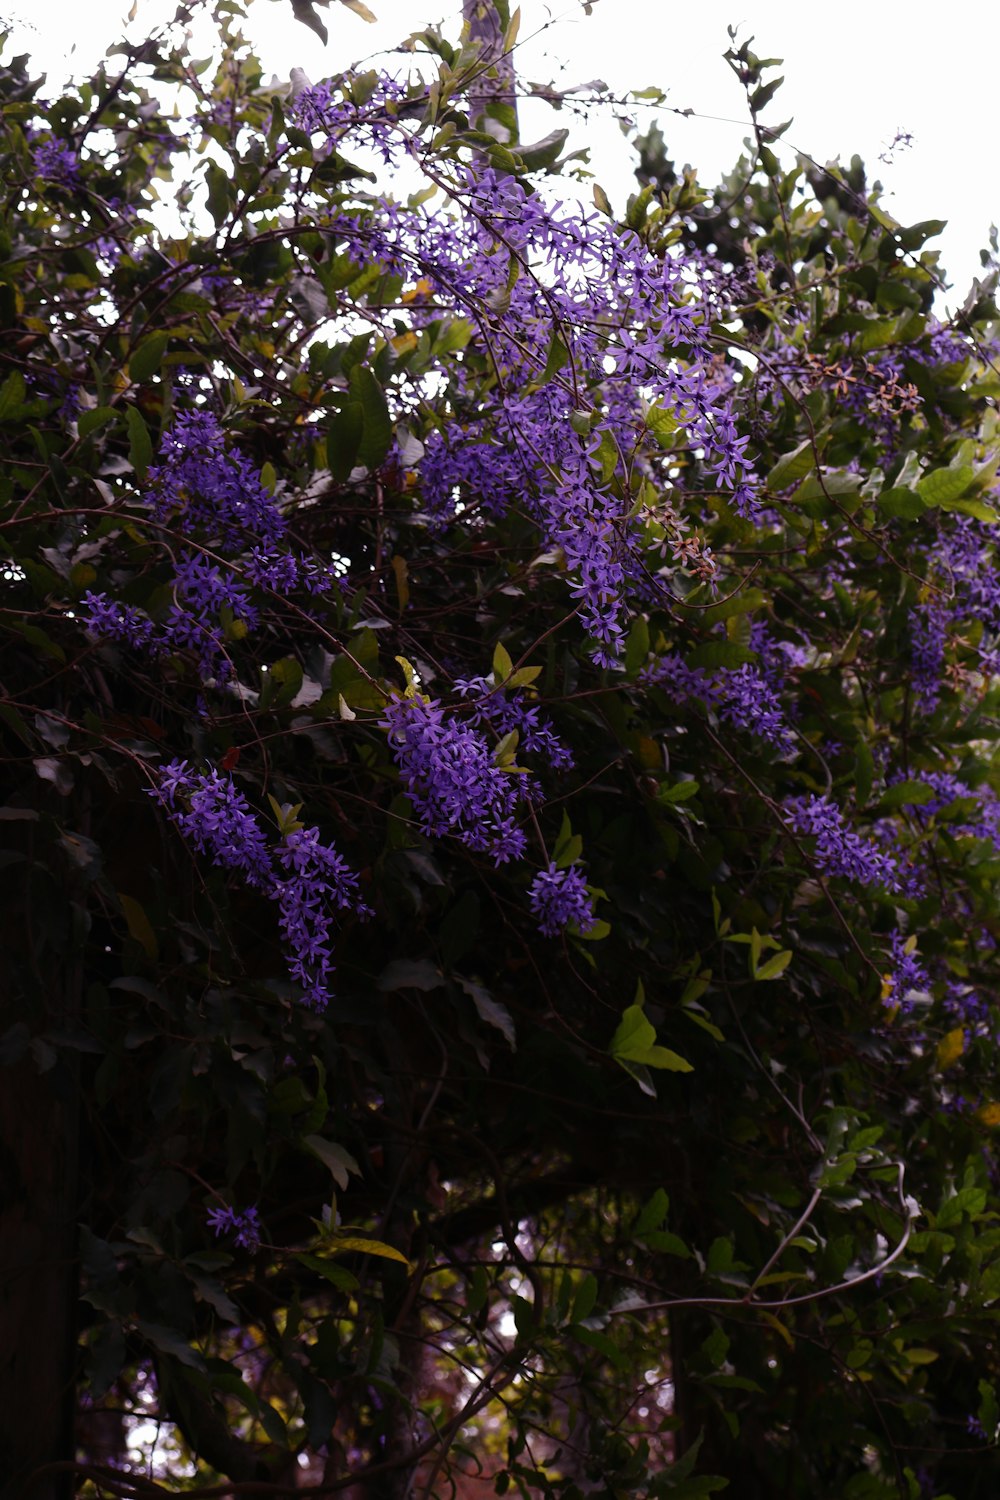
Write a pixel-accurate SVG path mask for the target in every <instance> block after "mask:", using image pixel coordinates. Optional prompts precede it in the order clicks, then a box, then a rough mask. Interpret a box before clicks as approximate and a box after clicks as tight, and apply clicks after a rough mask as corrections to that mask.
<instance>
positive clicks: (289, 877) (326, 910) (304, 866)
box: [150, 760, 372, 1010]
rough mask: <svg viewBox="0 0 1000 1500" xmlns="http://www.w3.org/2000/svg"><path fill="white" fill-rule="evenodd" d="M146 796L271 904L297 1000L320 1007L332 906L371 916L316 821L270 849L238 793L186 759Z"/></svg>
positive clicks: (166, 770)
mask: <svg viewBox="0 0 1000 1500" xmlns="http://www.w3.org/2000/svg"><path fill="white" fill-rule="evenodd" d="M150 795H151V796H152V797H154V798H155V800H156V801H157V802H158V803H159V804H160V806H161V807H162V808H164V809H165V810H166V812H167V814H168V816H169V817H170V819H171V821H172V822H173V823H174V825H175V826H176V827H177V828H179V829H180V831H181V833H182V834H184V835H185V837H186V838H188V839H189V840H190V841H191V843H192V844H193V845H194V847H195V848H196V849H197V850H198V851H199V852H200V853H203V854H207V855H208V856H209V857H210V858H211V860H212V863H213V864H215V865H218V866H219V867H220V868H221V869H224V870H231V871H233V872H235V873H237V874H239V875H242V877H243V879H244V881H245V882H246V884H247V885H248V886H250V887H252V888H253V889H256V890H259V891H261V892H263V894H265V895H266V896H268V897H269V898H270V899H271V900H272V901H274V902H276V903H277V907H278V928H279V931H280V933H281V936H282V939H283V942H284V948H285V956H286V961H287V963H288V969H289V973H290V974H291V976H292V978H293V979H294V980H296V982H297V983H299V984H300V985H301V986H302V989H303V1000H304V1002H305V1003H306V1004H307V1005H309V1006H310V1007H311V1008H312V1009H314V1010H323V1009H325V1007H326V1005H327V1003H328V1001H329V980H330V976H331V975H332V973H333V957H332V951H331V945H332V942H333V925H334V919H335V913H336V912H345V911H353V912H354V914H355V915H356V916H359V917H361V918H362V919H364V918H366V917H369V916H371V915H372V913H371V909H370V908H369V907H368V906H367V905H366V904H365V902H364V901H363V900H362V899H361V896H360V893H359V882H358V877H357V875H356V874H355V873H354V871H353V870H352V869H351V868H350V866H349V865H348V864H347V862H346V860H344V859H343V858H342V856H341V855H340V854H338V853H337V851H336V849H334V848H333V847H332V846H331V845H328V844H323V843H321V842H320V836H319V830H318V829H316V828H295V829H292V830H291V831H290V832H289V833H286V834H285V836H284V838H283V839H282V840H281V841H280V842H279V843H277V844H276V845H275V847H274V849H273V850H272V849H270V848H269V847H268V843H267V839H266V838H265V836H264V832H263V830H262V828H261V827H260V824H259V823H258V822H257V819H256V817H255V816H254V814H253V812H252V811H251V809H250V806H249V804H248V802H247V800H246V798H245V797H244V796H243V794H242V792H240V791H238V790H237V788H236V786H235V785H234V783H233V781H232V778H231V777H225V776H222V775H220V774H219V772H218V771H216V770H214V769H210V770H208V771H203V772H202V771H192V770H191V769H190V768H189V766H188V763H187V761H184V760H174V761H171V762H170V763H169V764H168V765H166V766H164V767H163V769H162V771H161V772H160V778H159V781H158V784H157V785H156V786H155V787H154V788H152V790H151V792H150Z"/></svg>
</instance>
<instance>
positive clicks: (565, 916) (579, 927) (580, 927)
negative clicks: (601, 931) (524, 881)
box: [528, 863, 596, 937]
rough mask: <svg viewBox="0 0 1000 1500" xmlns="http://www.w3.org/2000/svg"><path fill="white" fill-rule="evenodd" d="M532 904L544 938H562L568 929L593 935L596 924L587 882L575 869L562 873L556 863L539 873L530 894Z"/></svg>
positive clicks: (572, 867) (529, 900)
mask: <svg viewBox="0 0 1000 1500" xmlns="http://www.w3.org/2000/svg"><path fill="white" fill-rule="evenodd" d="M528 904H529V905H530V907H531V910H532V912H533V913H534V915H535V917H536V918H537V920H538V930H539V932H540V933H541V934H542V936H543V937H558V936H559V934H560V933H561V932H565V930H566V928H567V927H572V928H575V929H576V931H577V932H580V933H586V932H590V931H591V930H592V929H593V927H594V926H595V923H596V918H595V916H594V909H593V903H592V900H591V896H590V892H589V891H588V890H587V883H586V881H585V880H584V878H583V875H582V874H581V872H580V871H579V870H578V869H576V868H575V867H574V866H572V865H571V866H570V867H569V868H568V869H566V870H559V869H557V868H556V866H555V864H554V863H550V864H549V867H548V869H546V870H539V872H538V874H537V875H536V876H535V878H534V880H533V881H532V882H531V888H530V890H529V892H528Z"/></svg>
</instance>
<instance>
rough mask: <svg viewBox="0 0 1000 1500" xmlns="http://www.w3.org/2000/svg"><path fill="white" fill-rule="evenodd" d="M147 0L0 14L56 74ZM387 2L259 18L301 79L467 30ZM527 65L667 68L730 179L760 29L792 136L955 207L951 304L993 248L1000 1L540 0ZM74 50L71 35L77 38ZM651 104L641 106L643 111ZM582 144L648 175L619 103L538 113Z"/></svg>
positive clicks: (48, 1) (901, 188)
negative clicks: (319, 24) (730, 53)
mask: <svg viewBox="0 0 1000 1500" xmlns="http://www.w3.org/2000/svg"><path fill="white" fill-rule="evenodd" d="M128 3H129V0H0V14H6V15H7V16H8V17H11V18H12V19H14V20H15V21H21V22H22V23H23V24H21V25H17V26H16V27H15V36H14V38H12V40H13V41H14V42H15V43H16V44H17V47H18V50H28V51H31V52H32V54H33V56H34V57H35V58H36V59H37V64H38V66H39V68H40V70H41V69H44V70H46V71H48V72H49V74H50V82H49V89H50V90H53V91H54V85H55V84H57V83H58V82H60V81H61V80H62V78H63V77H64V76H65V75H67V74H69V73H70V72H72V73H74V74H79V73H87V72H89V71H90V70H91V68H92V67H93V66H94V64H95V63H96V62H97V60H98V58H99V57H100V55H101V54H102V53H103V51H104V50H105V48H106V47H107V46H108V45H109V44H110V42H111V41H112V40H114V39H116V37H117V36H118V35H120V34H121V30H122V20H123V17H124V14H125V12H126V10H127V8H128ZM368 3H369V5H370V7H371V9H372V10H373V11H374V12H375V14H376V16H377V17H378V21H377V23H376V24H375V25H368V24H366V23H365V22H364V21H362V20H361V19H359V17H358V16H356V15H354V14H353V13H352V12H351V11H349V10H347V9H346V7H344V6H343V5H341V4H339V3H338V0H331V4H330V6H329V9H326V10H323V9H322V7H320V8H319V9H320V14H321V15H322V16H323V18H324V20H325V21H326V24H327V26H328V29H329V32H330V43H329V46H328V47H327V48H324V47H323V46H322V44H321V42H320V41H319V38H318V37H316V36H315V35H314V34H313V33H312V32H311V31H309V30H307V29H306V27H304V26H303V25H301V24H300V23H298V22H296V21H295V20H294V19H293V17H292V14H291V5H290V0H254V3H253V4H252V6H251V7H250V22H249V26H248V28H247V29H248V31H249V34H250V36H251V37H252V39H253V41H254V42H255V44H256V46H257V50H258V53H259V55H260V57H261V60H262V62H263V64H264V69H265V75H266V74H268V73H269V72H271V71H273V72H274V73H276V74H278V76H279V77H282V78H287V76H288V73H289V69H290V68H292V67H293V66H298V67H302V68H304V69H305V71H306V72H307V74H308V75H309V76H310V78H311V79H312V80H313V81H314V82H315V81H316V80H317V79H319V78H322V77H323V76H324V75H326V74H329V73H332V72H337V71H340V70H341V69H342V68H344V67H345V66H347V65H348V64H349V63H351V62H353V61H355V60H356V59H359V58H362V57H367V56H368V55H370V54H372V53H374V52H377V51H379V49H388V48H391V47H392V46H393V45H394V44H395V43H396V42H398V41H399V40H400V39H401V38H402V37H404V36H406V35H407V34H408V33H409V32H410V31H412V30H414V29H419V27H420V26H421V25H423V24H425V23H426V22H428V21H439V20H444V21H446V22H447V23H448V27H449V29H447V31H446V34H448V35H451V36H455V35H457V18H458V16H459V15H460V13H461V0H368ZM175 8H176V0H138V10H137V15H136V19H135V21H134V22H133V23H132V24H131V26H130V27H129V28H128V30H129V33H130V34H131V35H137V34H138V35H141V34H143V33H144V32H146V31H148V30H149V29H150V27H151V26H152V25H154V24H155V23H157V22H158V21H160V20H161V19H162V18H163V17H164V16H165V15H167V14H171V13H172V12H173V10H174V9H175ZM511 8H512V9H513V3H512V6H511ZM521 8H522V16H523V19H522V24H521V41H522V46H521V47H519V51H518V69H519V71H520V73H521V75H522V76H523V77H526V78H530V79H532V80H534V81H548V80H550V79H556V80H557V81H558V82H560V83H561V84H562V85H563V86H566V85H568V84H573V83H584V82H586V81H588V80H589V79H592V78H603V79H604V81H605V82H606V83H608V84H609V85H610V86H611V88H612V89H614V90H615V91H616V92H617V91H621V92H625V91H627V90H628V89H631V88H643V87H646V86H648V85H653V84H655V85H657V86H658V87H660V88H663V89H664V90H666V91H667V93H668V96H669V98H668V102H669V103H671V104H673V105H675V106H676V107H677V108H680V109H683V108H687V107H690V108H692V109H694V110H696V111H698V112H699V114H701V115H718V116H727V117H730V119H731V120H735V123H727V122H724V121H718V120H709V119H703V118H702V119H692V120H682V119H679V118H678V117H677V116H676V115H669V114H664V113H663V112H662V111H660V112H659V115H660V123H661V128H662V129H663V131H664V134H665V135H666V137H667V142H668V149H669V152H670V154H671V155H672V156H673V157H674V158H675V160H676V161H678V163H679V164H683V163H684V162H688V161H690V162H691V163H692V164H693V165H695V166H697V167H698V168H699V171H700V173H701V176H702V179H703V181H705V182H706V183H707V184H708V185H711V184H713V183H714V181H715V180H716V179H717V177H718V175H719V174H720V173H721V172H722V171H723V170H727V169H728V168H729V167H731V166H732V164H733V163H734V162H735V160H736V158H737V156H738V154H739V151H740V146H741V142H742V139H743V136H744V135H745V134H746V131H747V127H746V125H745V123H742V122H743V121H745V109H744V106H743V94H742V90H741V88H740V86H739V84H738V83H737V82H736V81H735V79H734V78H733V77H732V76H731V74H730V72H729V69H728V67H727V66H726V64H725V63H724V62H723V61H722V59H721V54H722V53H723V52H724V51H725V48H726V46H727V45H728V38H727V35H726V26H727V24H729V23H732V24H733V25H739V26H740V28H741V30H740V36H741V38H742V37H743V36H746V35H747V34H752V35H754V36H755V38H756V41H755V44H754V45H755V50H756V51H757V52H758V54H759V55H762V56H771V55H775V56H780V57H783V58H784V60H785V61H784V67H783V69H782V71H783V72H784V74H785V78H786V82H785V85H784V87H783V88H782V89H781V90H780V91H779V93H778V95H777V97H776V99H775V100H774V101H773V104H772V105H771V107H770V109H769V112H768V114H767V115H766V116H765V118H766V119H769V120H771V121H772V122H774V123H777V122H779V121H781V120H785V119H787V118H788V117H789V116H790V115H793V116H794V124H793V126H792V128H791V129H790V130H789V132H788V134H787V137H786V139H787V140H788V141H789V142H790V143H791V144H793V145H795V146H797V147H800V148H801V149H803V150H805V151H808V152H809V153H810V154H811V155H812V156H815V157H816V158H818V159H819V160H821V161H825V160H826V159H827V158H829V157H833V156H836V155H838V154H840V156H841V157H842V159H843V160H845V161H847V160H849V159H850V156H851V155H852V153H854V152H857V153H858V154H860V155H861V156H862V157H863V158H864V159H865V161H866V163H867V165H868V168H869V178H870V179H871V178H873V177H878V178H880V179H881V181H882V182H883V183H884V184H885V185H886V186H887V188H888V189H889V191H890V194H891V196H890V197H889V198H888V200H887V207H888V208H889V211H890V212H891V213H893V214H894V215H895V217H896V218H898V219H900V220H902V222H904V223H913V222H915V221H916V220H918V219H930V218H936V219H948V220H949V227H948V229H947V230H946V231H945V234H944V236H943V237H942V240H941V242H940V244H941V248H942V250H943V253H944V260H945V265H946V267H947V269H948V272H949V274H950V276H951V279H952V281H953V283H954V291H953V292H952V293H951V295H950V296H949V297H948V298H947V303H948V305H950V306H954V305H955V304H956V303H960V302H961V301H962V299H963V298H964V295H965V292H966V290H967V289H968V285H969V282H970V280H971V278H972V277H973V276H974V275H976V274H978V273H979V270H980V263H979V254H978V252H979V249H980V248H981V247H982V246H983V245H985V243H986V239H987V233H988V230H989V226H990V223H991V222H995V221H997V220H998V219H1000V150H998V147H997V135H998V126H1000V105H998V103H997V86H996V64H995V59H996V57H997V55H998V43H1000V5H997V4H996V3H995V0H950V3H949V4H948V5H947V6H941V5H934V6H933V8H932V6H931V5H930V4H929V3H927V0H908V3H907V4H905V5H900V4H894V3H890V0H840V3H839V4H838V5H837V6H836V7H831V6H825V5H820V4H818V3H816V0H811V3H806V0H794V3H792V0H728V3H727V4H726V5H724V6H723V5H719V4H718V3H717V0H683V3H678V0H593V13H592V14H591V15H590V16H589V17H587V16H585V15H584V14H583V11H582V7H581V5H580V0H552V3H550V4H543V3H542V0H522V7H521ZM74 48H75V50H72V51H71V49H74ZM649 114H650V111H649V110H648V108H647V107H641V108H640V109H638V110H637V112H636V118H637V119H639V120H641V121H645V120H646V119H648V118H649ZM562 124H565V125H568V126H570V128H571V132H572V133H571V143H574V144H576V145H587V146H589V147H590V149H591V157H592V163H591V164H592V167H593V169H594V170H595V173H596V177H597V180H598V181H599V182H600V183H601V184H602V186H603V187H604V188H605V189H606V191H607V193H608V195H609V197H610V198H611V201H612V204H613V205H614V207H615V208H621V207H622V206H623V203H624V199H625V197H626V196H627V193H628V192H629V191H631V190H632V188H633V184H632V182H631V181H630V171H631V168H630V160H631V156H630V153H629V152H628V150H627V149H626V147H625V145H624V142H623V139H622V136H621V133H620V131H619V129H618V126H617V124H616V123H615V122H614V120H613V119H611V118H610V115H609V113H608V112H606V111H605V112H603V113H602V112H595V113H594V114H593V115H592V116H591V118H590V120H589V122H588V123H587V124H586V125H580V126H578V127H574V124H573V121H572V119H571V118H570V117H569V116H567V115H566V114H565V113H564V114H562V115H553V114H552V113H551V112H550V111H548V110H547V109H545V110H542V112H541V113H539V114H537V115H531V116H525V115H522V134H523V136H524V137H525V138H526V139H532V138H533V137H535V136H541V135H544V134H547V132H548V131H549V130H551V129H554V128H555V127H556V126H559V125H562ZM897 128H902V129H903V130H907V131H910V132H912V134H913V136H914V142H913V145H912V146H910V147H909V148H908V149H905V150H902V151H900V150H897V152H896V153H895V158H894V160H893V162H892V163H891V164H889V165H887V164H885V163H882V162H880V161H879V160H878V156H879V153H880V152H882V151H884V150H885V149H886V147H887V146H888V144H889V142H891V140H892V138H893V136H894V135H895V133H896V130H897Z"/></svg>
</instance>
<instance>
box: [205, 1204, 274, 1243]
mask: <svg viewBox="0 0 1000 1500" xmlns="http://www.w3.org/2000/svg"><path fill="white" fill-rule="evenodd" d="M207 1222H208V1226H209V1228H210V1229H213V1230H214V1231H215V1234H216V1236H219V1235H223V1234H235V1236H236V1243H237V1245H241V1246H242V1247H243V1249H244V1250H249V1252H250V1254H251V1255H254V1254H256V1252H257V1251H258V1250H259V1249H260V1228H261V1226H260V1213H259V1210H258V1209H257V1207H256V1205H255V1206H254V1207H253V1208H244V1209H234V1208H210V1209H209V1211H208V1216H207Z"/></svg>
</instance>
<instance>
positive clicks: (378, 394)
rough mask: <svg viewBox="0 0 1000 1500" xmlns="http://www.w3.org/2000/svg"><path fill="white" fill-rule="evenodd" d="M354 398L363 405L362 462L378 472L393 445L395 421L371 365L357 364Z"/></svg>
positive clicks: (353, 377)
mask: <svg viewBox="0 0 1000 1500" xmlns="http://www.w3.org/2000/svg"><path fill="white" fill-rule="evenodd" d="M350 391H351V397H352V399H353V400H354V401H355V402H357V403H358V404H359V405H360V406H361V412H362V428H361V443H360V446H359V448H358V459H359V461H360V462H361V463H363V464H364V466H365V468H366V469H377V468H378V467H379V465H380V464H381V463H382V462H383V460H384V458H385V456H386V454H387V453H388V451H389V449H390V447H391V446H392V439H393V431H392V418H391V417H390V415H389V403H388V402H387V401H386V399H385V392H384V391H383V389H382V387H381V386H380V385H379V383H378V381H377V380H376V378H375V376H374V374H373V373H372V371H371V370H370V369H369V368H368V366H367V365H355V366H354V368H353V369H352V370H351V375H350Z"/></svg>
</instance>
